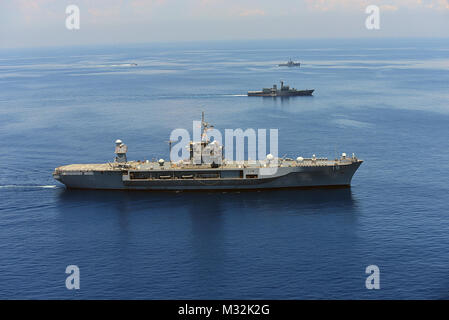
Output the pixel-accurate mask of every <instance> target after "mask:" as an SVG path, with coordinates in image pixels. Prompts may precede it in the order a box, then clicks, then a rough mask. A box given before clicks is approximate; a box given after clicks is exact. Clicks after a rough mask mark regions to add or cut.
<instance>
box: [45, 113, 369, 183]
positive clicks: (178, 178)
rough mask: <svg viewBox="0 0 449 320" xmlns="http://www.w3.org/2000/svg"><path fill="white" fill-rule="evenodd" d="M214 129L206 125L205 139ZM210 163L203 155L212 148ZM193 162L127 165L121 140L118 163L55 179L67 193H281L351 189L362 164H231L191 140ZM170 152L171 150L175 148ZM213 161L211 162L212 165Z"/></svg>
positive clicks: (349, 160) (69, 171) (269, 160)
mask: <svg viewBox="0 0 449 320" xmlns="http://www.w3.org/2000/svg"><path fill="white" fill-rule="evenodd" d="M210 127H211V126H210V125H209V124H208V123H206V122H205V121H204V114H203V117H202V121H201V132H202V137H203V136H204V133H205V132H206V131H207V129H208V128H210ZM211 146H212V147H213V148H210V150H213V152H210V158H209V159H208V161H205V159H204V158H203V154H207V152H206V153H204V152H203V153H200V157H199V158H198V153H196V152H197V151H198V150H203V151H204V150H206V149H207V148H209V147H211ZM187 147H188V149H189V150H190V158H189V159H184V160H181V161H178V162H171V161H169V162H165V161H164V160H163V159H160V160H159V161H148V160H146V161H128V159H127V156H126V153H127V151H128V147H127V146H126V145H125V144H124V143H123V142H122V141H121V140H117V141H116V146H115V154H116V157H115V159H114V161H113V162H107V163H103V164H70V165H65V166H61V167H58V168H56V169H55V170H54V172H53V177H54V178H55V179H56V180H58V181H60V182H61V183H63V184H64V185H65V186H66V187H67V188H69V189H70V188H73V189H121V190H254V189H278V188H311V187H349V186H350V184H351V179H352V176H353V175H354V173H355V172H356V170H357V169H358V168H359V166H360V165H361V164H362V162H363V161H362V160H360V159H357V158H356V156H355V155H354V154H352V157H348V156H346V154H345V153H343V154H342V155H341V157H340V158H336V159H333V160H329V159H327V158H319V157H316V156H315V155H313V156H312V157H311V158H303V157H297V158H296V159H291V158H276V157H274V156H273V155H271V154H268V155H267V157H266V159H264V160H258V161H239V162H237V161H229V160H226V159H224V157H223V149H222V148H223V147H222V146H217V143H216V142H215V141H212V142H210V141H208V140H203V139H202V140H201V141H198V142H192V141H190V143H189V145H188V146H187ZM170 148H171V145H170ZM211 159H212V160H211Z"/></svg>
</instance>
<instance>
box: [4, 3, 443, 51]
mask: <svg viewBox="0 0 449 320" xmlns="http://www.w3.org/2000/svg"><path fill="white" fill-rule="evenodd" d="M71 4H74V5H77V6H78V7H79V8H80V29H79V30H71V31H70V30H67V29H66V27H65V20H66V17H67V14H66V13H65V9H66V6H68V5H71ZM368 5H378V6H379V7H380V30H367V29H366V28H365V20H366V18H367V16H368V15H367V14H366V13H365V8H366V7H367V6H368ZM351 37H357V38H360V37H449V0H259V1H256V0H239V1H233V0H0V47H33V46H49V45H51V46H58V45H68V44H93V43H101V44H103V43H125V42H128V43H132V42H151V41H178V40H183V41H192V40H193V41H194V40H212V39H213V40H220V39H226V40H229V39H271V38H351Z"/></svg>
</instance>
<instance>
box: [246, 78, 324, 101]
mask: <svg viewBox="0 0 449 320" xmlns="http://www.w3.org/2000/svg"><path fill="white" fill-rule="evenodd" d="M314 91H315V90H314V89H306V90H297V89H295V88H290V86H285V85H284V81H281V87H280V88H279V89H278V87H277V85H275V84H274V85H273V87H272V88H263V89H262V90H261V91H248V96H249V97H255V96H256V97H290V96H311V95H312V94H313V92H314Z"/></svg>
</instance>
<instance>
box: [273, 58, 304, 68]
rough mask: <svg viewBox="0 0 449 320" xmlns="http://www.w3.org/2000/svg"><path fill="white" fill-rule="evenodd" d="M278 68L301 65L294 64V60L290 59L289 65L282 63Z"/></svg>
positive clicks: (299, 64) (298, 64)
mask: <svg viewBox="0 0 449 320" xmlns="http://www.w3.org/2000/svg"><path fill="white" fill-rule="evenodd" d="M278 66H279V67H299V66H301V63H299V62H294V61H292V59H290V60H288V62H287V63H280V64H279V65H278Z"/></svg>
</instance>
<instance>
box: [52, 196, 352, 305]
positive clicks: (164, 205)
mask: <svg viewBox="0 0 449 320" xmlns="http://www.w3.org/2000/svg"><path fill="white" fill-rule="evenodd" d="M57 208H58V211H59V218H60V220H61V222H62V228H63V231H64V238H65V239H67V240H66V242H67V243H65V247H67V248H72V247H73V248H72V249H73V250H78V251H80V252H83V251H84V252H87V251H89V250H91V248H90V246H91V244H92V243H102V246H101V248H102V249H101V250H103V251H105V252H108V253H109V255H108V254H103V256H102V260H101V261H104V262H105V263H108V264H111V268H114V269H113V273H114V274H118V273H123V272H125V271H126V272H128V276H127V277H126V278H125V279H122V280H120V283H119V285H120V286H122V288H123V290H124V291H126V290H128V289H127V288H134V287H135V286H139V285H140V286H143V287H144V289H145V288H147V287H146V284H145V283H146V282H145V283H143V282H133V280H132V279H133V278H135V279H139V277H144V278H145V279H146V280H147V282H148V283H149V284H150V283H151V286H152V289H151V290H155V289H154V288H153V287H155V288H159V291H158V292H159V293H160V294H159V295H158V297H159V298H160V297H166V298H171V297H176V298H178V299H183V298H185V299H188V298H208V297H221V298H230V297H232V295H231V294H230V291H229V288H230V286H231V287H232V285H230V281H231V280H230V279H237V280H238V281H240V282H241V283H242V285H243V286H249V287H252V289H249V290H253V291H254V292H258V291H259V290H260V288H259V287H258V284H257V281H256V279H257V275H258V274H259V273H258V272H268V273H269V274H271V273H270V272H274V271H273V270H278V268H279V265H278V264H277V263H276V261H277V260H278V259H286V262H285V263H287V264H288V265H289V266H290V267H291V268H293V267H292V266H293V265H295V266H296V265H299V266H302V265H303V264H304V263H305V264H307V263H309V262H307V261H305V262H304V261H303V260H304V258H303V254H302V252H303V251H308V250H311V249H312V248H313V247H314V246H315V245H316V242H317V241H318V242H320V241H324V242H326V241H327V240H323V239H322V238H323V237H324V238H325V239H328V240H329V237H330V238H331V241H332V243H333V242H334V241H335V239H338V237H341V236H344V237H349V238H350V239H352V237H353V235H352V231H349V235H345V234H344V233H345V232H344V231H341V230H348V229H346V228H341V227H340V226H341V223H344V224H346V223H347V224H349V225H353V224H354V223H355V222H356V220H357V216H358V208H357V201H356V200H355V199H354V198H353V195H352V191H351V189H350V188H343V189H306V190H304V189H299V190H298V189H285V190H267V191H245V192H231V191H228V192H135V191H102V190H98V191H97V190H66V189H61V190H60V192H59V194H58V201H57ZM315 223H316V226H317V229H316V230H315V231H313V232H312V231H311V230H312V229H311V225H315ZM339 230H340V231H339ZM349 230H351V228H349ZM335 232H336V234H334V233H335ZM342 232H343V234H342ZM317 234H320V235H321V236H318V239H316V235H317ZM83 237H84V238H85V240H84V241H85V242H83V243H81V244H80V243H79V242H77V243H73V241H72V240H71V239H82V238H83ZM298 244H301V245H300V246H298ZM264 248H266V249H267V250H269V251H270V250H271V251H270V252H271V253H270V254H271V255H274V256H273V259H272V260H270V259H268V260H265V259H262V260H261V259H260V257H261V256H262V253H264V252H265V249H264ZM270 248H271V249H270ZM273 248H274V249H275V251H274V253H273ZM297 251H298V252H299V253H298V252H297ZM291 252H296V253H295V255H293V256H291V257H289V256H288V254H290V253H291ZM298 257H301V258H298ZM96 259H97V258H96V256H94V257H93V258H92V261H94V262H95V261H96ZM112 266H113V267H112ZM235 266H239V267H238V268H237V269H235ZM295 268H296V267H295ZM304 268H306V267H304ZM306 269H307V268H306ZM129 270H133V271H132V272H131V273H130V272H129ZM143 270H144V271H145V272H146V273H147V274H146V275H144V276H142V273H144V271H143ZM270 270H271V271H270ZM111 272H112V271H111ZM162 275H164V276H162ZM168 275H169V276H168ZM167 277H170V279H172V280H167ZM148 279H149V280H148ZM173 279H175V280H173ZM251 279H253V280H254V283H253V282H252V280H251ZM237 280H236V281H237ZM136 281H137V280H136ZM167 281H169V283H170V284H168V283H167ZM177 281H179V283H178V282H177ZM232 281H234V280H232ZM232 281H231V283H233V282H232ZM186 284H188V285H186ZM211 284H213V285H211ZM269 285H273V286H274V284H269ZM204 288H207V290H205V289H204ZM147 289H148V288H147ZM129 290H131V289H129ZM148 290H150V289H148ZM144 291H145V290H143V292H144ZM142 297H144V298H148V297H147V296H142ZM150 298H151V297H150Z"/></svg>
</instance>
